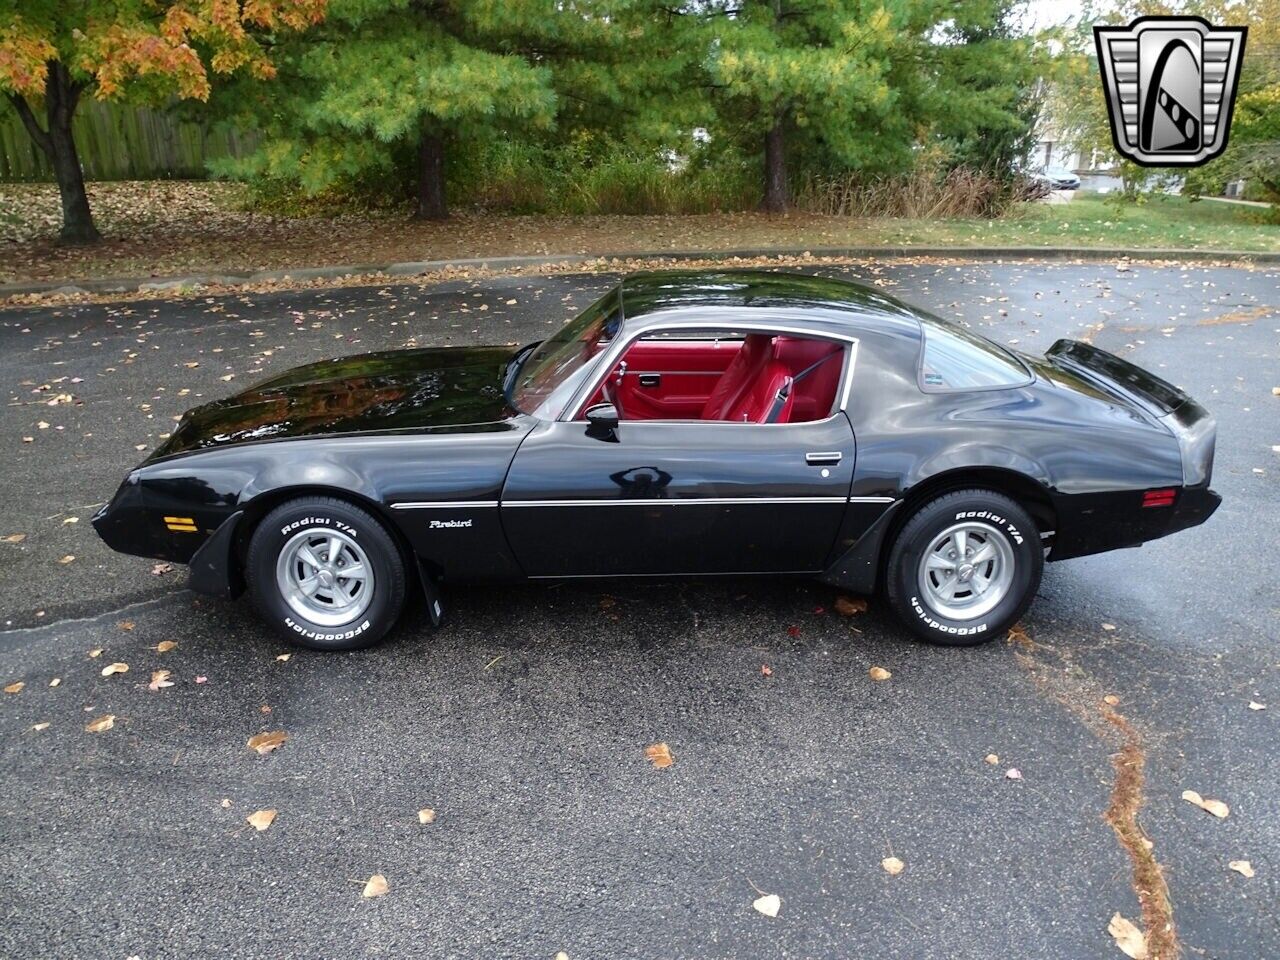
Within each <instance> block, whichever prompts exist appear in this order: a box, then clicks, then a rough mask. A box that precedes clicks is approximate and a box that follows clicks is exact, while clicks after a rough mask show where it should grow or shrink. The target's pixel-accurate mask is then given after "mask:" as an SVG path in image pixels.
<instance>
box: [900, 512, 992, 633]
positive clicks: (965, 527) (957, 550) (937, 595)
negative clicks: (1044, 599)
mask: <svg viewBox="0 0 1280 960" xmlns="http://www.w3.org/2000/svg"><path fill="white" fill-rule="evenodd" d="M1014 563H1015V561H1014V557H1013V545H1012V544H1010V543H1009V540H1008V538H1007V537H1006V536H1005V535H1004V533H1003V532H1002V531H1000V530H998V529H996V528H995V527H992V526H989V525H988V524H985V523H957V524H955V525H954V526H950V527H948V528H947V529H946V530H943V531H942V533H940V534H938V535H937V536H936V537H934V538H933V543H932V545H931V546H930V547H929V549H928V550H926V551H925V553H924V556H923V557H922V558H921V559H920V570H919V574H918V578H919V581H920V592H921V593H922V594H923V595H924V596H925V597H926V598H927V599H928V601H929V606H931V607H932V608H933V609H934V610H935V611H936V612H937V613H938V614H940V615H941V616H944V617H947V618H948V619H950V620H973V619H976V618H977V617H981V616H984V615H985V614H988V613H990V612H991V611H992V610H993V609H994V608H995V607H996V605H997V604H999V603H1000V601H1001V600H1003V599H1004V598H1005V597H1006V596H1007V595H1008V593H1009V587H1010V586H1011V585H1012V584H1013V570H1014Z"/></svg>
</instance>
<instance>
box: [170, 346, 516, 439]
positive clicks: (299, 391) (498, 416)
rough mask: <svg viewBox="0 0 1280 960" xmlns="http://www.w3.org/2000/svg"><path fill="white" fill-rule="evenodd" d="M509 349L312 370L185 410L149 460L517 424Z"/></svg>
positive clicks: (406, 356)
mask: <svg viewBox="0 0 1280 960" xmlns="http://www.w3.org/2000/svg"><path fill="white" fill-rule="evenodd" d="M511 356H512V350H511V348H509V347H429V348H425V349H419V350H393V351H389V352H386V353H366V354H361V355H359V356H354V357H342V358H339V359H334V360H324V361H321V362H319V363H309V364H307V365H306V366H302V367H296V368H294V369H292V370H289V371H287V372H285V373H282V374H281V375H279V376H277V377H273V378H272V379H270V380H264V381H263V382H262V383H259V384H256V385H254V386H252V387H249V388H248V389H247V390H244V391H242V392H241V393H237V394H236V395H235V396H231V397H227V398H226V399H224V400H215V401H213V402H212V403H206V404H205V405H204V406H201V407H196V408H194V409H192V410H189V411H188V412H187V413H186V414H185V415H184V416H183V418H182V420H181V422H180V423H179V424H178V428H177V429H176V430H175V431H174V432H173V435H172V436H171V437H170V438H169V439H168V440H167V441H166V442H165V443H164V445H163V446H161V447H160V448H159V449H158V450H156V451H155V453H154V454H152V456H151V457H149V458H148V462H150V461H152V460H158V459H161V458H164V457H169V456H173V455H175V454H180V453H189V452H192V451H195V450H203V449H207V448H209V447H217V446H224V445H227V444H238V443H252V442H255V441H264V440H280V439H286V438H292V437H310V436H320V435H327V434H341V433H372V432H385V431H406V430H424V429H439V428H448V429H466V428H467V427H468V426H477V427H481V428H482V427H483V425H487V424H494V423H498V422H501V421H503V420H506V419H509V418H510V417H512V416H515V415H516V413H515V411H514V410H512V409H511V407H510V405H509V404H508V403H507V401H506V397H505V395H504V393H503V383H504V379H505V375H506V371H507V365H508V361H509V360H510V359H511Z"/></svg>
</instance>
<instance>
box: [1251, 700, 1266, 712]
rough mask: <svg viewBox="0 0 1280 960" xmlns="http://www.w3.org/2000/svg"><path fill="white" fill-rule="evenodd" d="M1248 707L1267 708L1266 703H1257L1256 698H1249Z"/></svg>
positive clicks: (1255, 708)
mask: <svg viewBox="0 0 1280 960" xmlns="http://www.w3.org/2000/svg"><path fill="white" fill-rule="evenodd" d="M1249 709H1250V710H1265V709H1267V705H1266V704H1265V703H1259V702H1258V701H1257V700H1250V701H1249Z"/></svg>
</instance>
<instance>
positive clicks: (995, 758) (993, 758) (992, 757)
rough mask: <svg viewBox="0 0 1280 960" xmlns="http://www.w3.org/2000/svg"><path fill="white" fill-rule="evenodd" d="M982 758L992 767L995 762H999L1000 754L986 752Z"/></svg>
mask: <svg viewBox="0 0 1280 960" xmlns="http://www.w3.org/2000/svg"><path fill="white" fill-rule="evenodd" d="M982 759H984V760H986V761H987V763H989V764H991V765H992V766H993V767H994V766H995V765H996V764H997V763H999V762H1000V754H998V753H988V754H987V755H986V756H985V757H983V758H982Z"/></svg>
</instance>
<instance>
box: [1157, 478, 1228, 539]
mask: <svg viewBox="0 0 1280 960" xmlns="http://www.w3.org/2000/svg"><path fill="white" fill-rule="evenodd" d="M1221 504H1222V497H1221V496H1219V495H1218V494H1216V493H1214V492H1213V491H1212V490H1210V489H1209V488H1208V487H1185V488H1183V490H1182V492H1181V493H1180V494H1179V495H1178V500H1177V502H1176V503H1175V504H1174V507H1173V516H1172V517H1170V518H1169V524H1168V526H1167V527H1166V528H1165V531H1164V532H1163V533H1162V534H1160V536H1162V537H1167V536H1168V535H1169V534H1171V533H1177V532H1178V531H1179V530H1186V529H1187V528H1188V527H1198V526H1200V524H1202V523H1204V522H1205V521H1206V520H1208V519H1209V518H1210V517H1211V516H1213V513H1214V511H1215V510H1217V509H1218V507H1219V506H1221Z"/></svg>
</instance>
